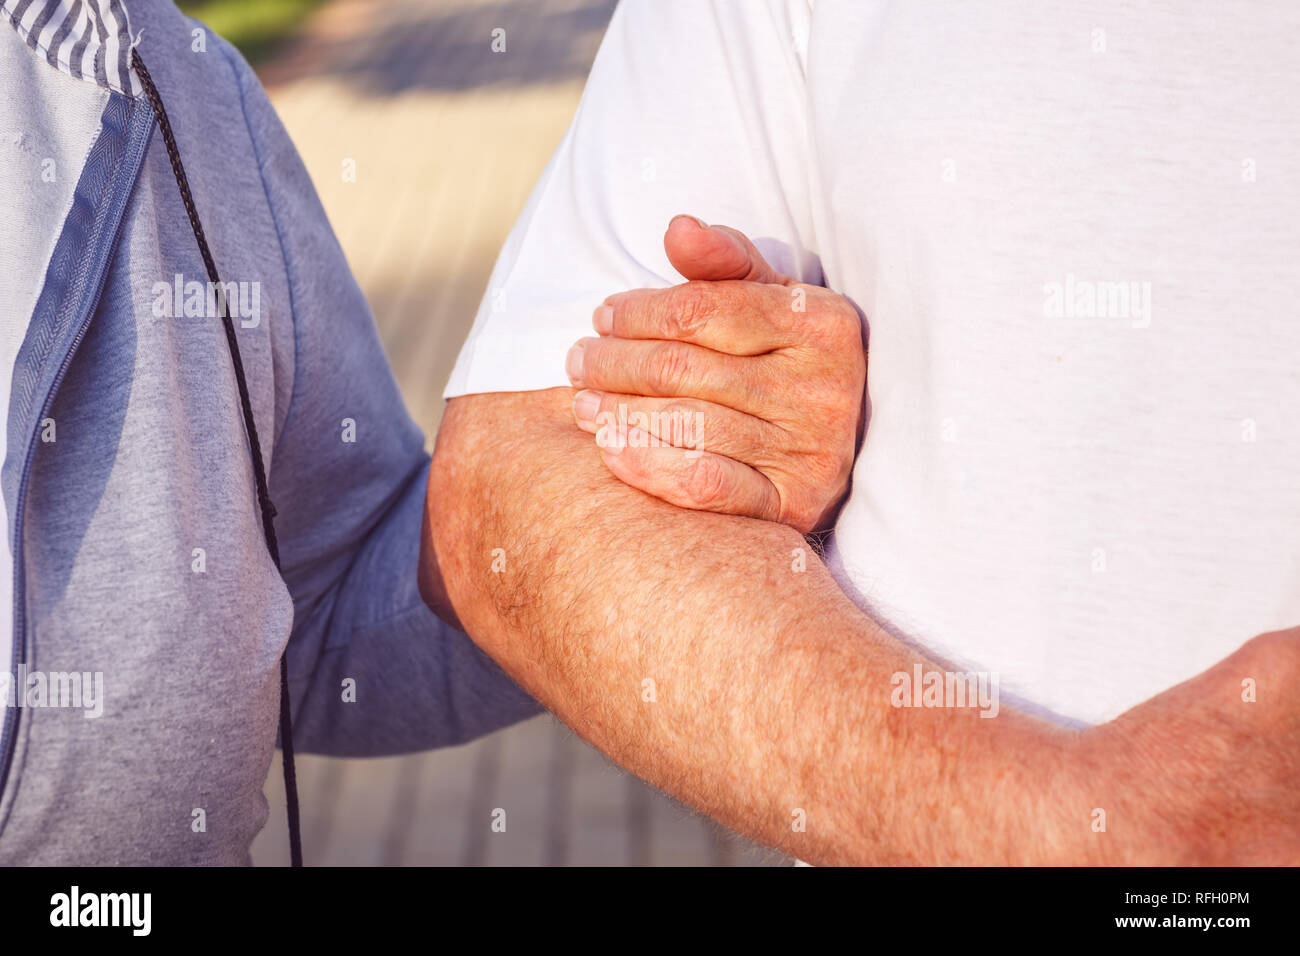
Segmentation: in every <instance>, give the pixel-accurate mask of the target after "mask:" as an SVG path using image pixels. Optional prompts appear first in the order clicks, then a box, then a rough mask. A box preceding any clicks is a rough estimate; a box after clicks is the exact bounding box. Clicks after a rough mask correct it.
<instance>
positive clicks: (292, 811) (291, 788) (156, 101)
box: [131, 49, 302, 866]
mask: <svg viewBox="0 0 1300 956" xmlns="http://www.w3.org/2000/svg"><path fill="white" fill-rule="evenodd" d="M131 66H132V67H133V68H134V69H135V72H136V74H137V75H138V76H139V77H140V85H141V86H143V87H144V95H145V96H146V97H148V98H149V105H150V106H152V107H153V113H154V116H156V117H157V118H158V128H159V129H160V130H162V136H163V143H164V145H166V147H167V157H168V159H170V160H171V164H172V172H173V173H174V174H175V176H176V185H177V186H178V187H180V191H181V201H182V202H184V203H185V212H186V213H187V214H188V215H189V217H190V228H192V229H193V230H194V238H195V239H197V240H198V243H199V253H200V254H201V255H202V256H203V265H204V266H205V267H206V268H207V270H208V280H209V281H211V282H212V283H213V284H214V288H217V289H221V288H224V287H223V286H222V285H221V280H220V279H219V278H217V264H216V263H215V262H213V260H212V251H211V250H210V249H208V240H207V239H206V238H205V237H204V235H203V224H202V223H200V222H199V212H198V209H196V208H195V206H194V196H193V195H192V194H191V193H190V183H189V180H188V179H186V177H185V167H184V166H182V165H181V154H180V151H179V150H177V148H176V137H175V136H173V135H172V124H171V123H169V122H168V121H167V111H166V110H165V109H163V102H162V97H160V96H159V95H158V88H157V87H156V86H154V85H153V78H152V77H150V76H149V71H148V70H147V69H145V65H144V60H142V59H141V58H140V53H139V51H137V50H134V49H132V50H131ZM217 298H218V300H219V302H220V303H221V321H222V324H223V325H224V326H225V328H226V343H227V344H228V345H229V346H230V360H231V362H232V363H233V364H234V366H235V382H236V383H237V384H238V386H239V404H240V405H241V406H242V407H243V410H244V428H245V430H247V432H248V445H249V451H250V454H251V455H252V459H253V481H254V484H255V485H256V487H257V504H258V507H259V508H261V511H262V531H263V533H264V534H265V535H266V550H267V551H269V552H270V553H271V560H272V561H273V562H275V567H276V570H277V571H278V570H279V569H280V545H279V543H278V542H277V541H276V538H275V522H274V520H273V519H274V518H275V506H274V505H273V504H271V493H270V491H269V490H268V489H267V484H266V470H265V469H264V468H263V467H262V449H261V446H260V445H259V444H258V441H257V423H256V422H255V421H254V420H253V405H252V402H251V401H249V398H248V381H247V380H246V379H245V377H244V361H243V358H242V357H241V356H240V354H239V342H238V341H236V339H235V323H234V322H233V321H231V318H230V309H229V306H228V304H227V302H226V297H225V296H224V295H218V296H217ZM280 749H281V750H282V751H283V753H284V794H285V802H286V804H287V806H288V811H289V859H290V863H291V865H293V866H302V831H301V828H300V826H299V822H298V781H297V776H296V774H295V773H294V767H293V722H292V718H291V715H290V710H289V662H288V652H287V651H286V652H285V654H282V655H281V656H280Z"/></svg>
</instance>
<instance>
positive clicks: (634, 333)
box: [566, 216, 866, 533]
mask: <svg viewBox="0 0 1300 956" xmlns="http://www.w3.org/2000/svg"><path fill="white" fill-rule="evenodd" d="M664 248H665V250H666V251H667V253H668V258H669V261H670V262H672V264H673V267H674V268H676V269H677V271H678V272H680V273H681V274H682V275H683V276H684V277H686V278H687V279H688V280H690V281H687V282H685V283H683V284H682V285H677V286H673V287H671V288H667V289H635V290H632V291H630V292H621V293H618V294H616V295H612V296H610V297H609V298H607V299H606V300H605V302H604V303H603V304H602V305H601V306H600V307H599V308H597V309H596V311H595V314H594V316H593V325H594V326H595V329H596V332H597V333H599V337H596V338H585V339H582V340H580V341H579V342H578V343H577V344H576V345H575V346H574V347H573V348H572V349H571V350H570V352H569V355H568V359H567V362H566V369H567V371H568V375H569V379H570V381H571V382H572V383H573V385H574V386H575V387H576V388H578V389H580V390H579V391H578V392H577V394H576V395H575V396H574V401H573V414H574V418H575V419H576V420H577V423H578V427H580V428H582V429H583V430H584V431H587V432H591V433H592V434H594V435H595V436H596V444H597V446H598V447H599V449H600V455H601V458H602V459H603V461H604V463H605V466H606V467H607V468H608V469H609V470H610V471H611V472H612V473H613V474H614V475H615V476H617V477H618V478H619V479H621V480H622V481H624V482H626V483H627V484H629V485H632V486H633V487H635V488H639V489H641V490H642V491H644V492H646V493H647V494H651V495H654V496H656V497H658V498H662V499H663V500H665V501H668V502H671V503H672V504H675V505H678V506H679V507H683V508H694V509H699V510H706V511H718V512H725V513H728V514H739V515H748V516H751V517H755V518H763V519H766V520H769V521H779V522H782V523H784V524H788V525H790V526H791V527H794V528H796V529H798V530H799V531H801V532H804V533H807V532H809V531H814V530H818V529H822V528H825V527H829V525H830V524H831V523H832V522H833V519H834V517H835V514H836V512H837V510H838V507H839V504H840V501H841V499H842V497H843V496H844V493H845V492H846V491H847V489H848V483H849V475H850V473H851V470H852V467H853V457H854V453H855V450H856V446H857V439H858V437H859V435H860V429H861V425H862V416H863V405H864V401H863V389H864V384H865V380H866V354H865V350H864V347H863V340H862V323H861V320H860V318H859V316H858V312H857V310H856V309H855V308H854V307H853V305H852V304H851V303H849V301H848V300H847V299H845V298H844V297H842V296H840V295H837V294H835V293H834V292H831V291H829V290H827V289H824V288H821V287H820V286H812V285H806V284H804V283H801V282H797V281H795V280H794V279H792V278H790V277H789V276H786V275H782V274H780V273H778V272H776V271H775V270H774V269H772V267H771V266H769V265H768V264H767V263H766V262H765V261H764V260H763V257H762V255H761V254H760V253H759V252H758V250H757V249H756V248H755V247H754V244H753V243H752V242H750V241H749V239H747V238H746V237H745V236H744V235H742V234H741V233H740V232H738V231H736V230H734V229H730V228H728V227H726V226H706V225H704V224H703V223H701V222H700V221H699V220H697V219H694V218H692V217H690V216H677V217H676V218H674V219H673V220H672V222H671V223H669V226H668V231H667V233H666V234H665V236H664Z"/></svg>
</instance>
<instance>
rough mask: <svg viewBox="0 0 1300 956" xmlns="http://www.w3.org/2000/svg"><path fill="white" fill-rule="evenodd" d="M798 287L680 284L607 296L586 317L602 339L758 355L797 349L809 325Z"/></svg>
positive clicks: (802, 293) (804, 297)
mask: <svg viewBox="0 0 1300 956" xmlns="http://www.w3.org/2000/svg"><path fill="white" fill-rule="evenodd" d="M806 307H807V292H806V291H805V287H804V286H794V287H791V288H787V287H785V286H779V285H763V284H760V283H754V282H732V281H718V282H686V283H683V284H681V285H675V286H671V287H669V288H667V289H633V290H632V291H630V292H619V293H616V294H615V295H611V296H609V297H608V298H607V299H605V301H604V303H603V304H602V305H601V306H600V307H599V308H598V309H596V311H595V313H594V314H593V315H592V323H591V324H592V326H593V327H594V328H595V329H596V331H597V332H600V333H601V334H603V335H615V336H618V337H619V338H624V339H666V340H672V341H676V342H690V343H691V344H693V345H701V346H703V347H704V348H707V349H713V350H714V351H716V352H727V353H728V354H730V355H762V354H763V353H765V352H770V351H772V350H773V349H779V348H788V347H791V346H794V345H797V344H799V343H800V342H802V341H803V339H804V338H805V337H806V335H807V331H808V329H807V327H808V326H809V325H810V324H811V322H812V321H814V319H815V317H810V316H809V315H808V314H807V312H806Z"/></svg>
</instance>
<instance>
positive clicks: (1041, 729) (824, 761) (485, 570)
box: [422, 389, 1086, 863]
mask: <svg viewBox="0 0 1300 956" xmlns="http://www.w3.org/2000/svg"><path fill="white" fill-rule="evenodd" d="M571 396H572V392H571V391H570V390H569V389H554V390H550V391H546V392H530V393H508V394H493V395H477V396H467V397H464V398H459V399H454V400H453V401H452V403H451V405H450V407H449V409H448V412H447V415H446V418H445V419H444V423H443V426H442V431H441V433H440V435H439V439H438V448H437V451H436V453H435V456H434V465H433V469H432V473H431V476H430V482H429V501H428V514H427V521H426V542H425V548H424V552H425V553H424V555H423V556H422V564H423V568H422V577H423V588H424V592H425V595H426V598H427V599H429V600H430V601H431V603H433V604H435V606H436V608H437V609H438V610H439V611H440V612H441V613H444V614H446V615H448V616H450V615H451V614H454V615H455V616H456V617H458V618H459V620H460V622H461V623H462V625H463V626H464V628H465V629H466V630H467V631H468V633H469V634H470V635H471V636H472V637H473V638H474V640H475V641H476V642H478V644H479V645H480V646H481V647H482V648H483V649H484V650H486V651H487V652H488V653H489V654H491V655H492V656H493V657H495V658H496V659H497V660H498V661H499V662H500V663H501V664H502V666H503V667H504V668H505V669H506V670H507V671H508V672H509V673H510V674H511V675H512V676H513V677H514V678H515V679H516V680H518V681H519V682H520V683H521V684H522V685H523V686H524V687H525V688H527V689H528V690H529V691H530V692H532V693H533V694H535V695H536V696H537V697H538V698H539V699H540V700H541V701H542V702H543V703H544V704H546V706H547V707H549V708H550V709H551V710H552V711H554V712H555V713H556V714H557V715H558V716H559V717H560V718H561V719H563V720H564V721H565V722H566V723H568V724H569V725H570V726H572V727H573V728H574V729H575V730H576V731H577V732H578V733H580V734H581V735H582V736H583V737H585V738H586V739H588V740H589V741H591V742H592V743H593V744H595V745H596V746H598V747H600V748H601V749H602V750H604V751H605V752H606V753H608V754H609V755H610V756H611V757H613V758H614V759H615V760H617V761H618V762H619V763H621V764H623V765H624V766H625V767H627V768H628V769H630V770H632V771H634V772H635V773H637V774H639V775H641V776H642V777H644V778H646V779H647V780H649V781H650V782H652V783H654V784H656V785H657V786H659V787H661V788H662V789H664V790H666V791H668V792H669V793H671V794H673V795H674V796H677V797H679V798H681V799H682V800H684V801H686V802H688V803H690V804H692V805H694V806H696V807H698V808H699V809H701V810H703V811H704V812H706V813H708V814H710V815H712V816H714V817H716V818H718V819H719V820H721V821H723V822H724V823H726V824H728V825H729V826H732V827H733V828H735V829H737V830H739V831H741V832H744V833H746V834H747V835H749V836H751V837H754V838H755V839H758V840H760V841H762V842H764V843H767V844H770V845H774V846H777V847H780V848H781V849H783V850H785V851H787V852H789V853H791V854H794V855H798V856H800V857H801V858H803V859H806V860H809V861H810V862H815V863H833V862H902V861H911V862H985V863H993V862H1000V861H1027V860H1031V859H1033V860H1041V861H1047V860H1054V859H1058V858H1059V856H1058V855H1059V854H1066V855H1072V848H1067V847H1066V846H1064V845H1063V843H1061V841H1060V840H1059V838H1058V834H1059V833H1060V832H1061V831H1062V830H1063V829H1064V828H1063V827H1061V826H1059V820H1058V819H1057V817H1058V815H1059V814H1060V813H1061V812H1062V811H1061V807H1062V806H1063V805H1066V804H1070V803H1072V802H1073V795H1074V792H1075V790H1074V783H1073V781H1072V779H1071V778H1070V777H1069V775H1068V774H1067V773H1066V771H1065V770H1064V767H1065V766H1066V761H1063V760H1060V759H1057V758H1058V757H1059V756H1060V755H1061V754H1062V753H1063V752H1065V751H1067V750H1069V749H1070V747H1071V746H1072V737H1071V735H1069V734H1068V733H1065V732H1061V731H1057V730H1054V729H1051V728H1048V727H1047V726H1046V725H1043V724H1041V723H1040V722H1038V721H1035V720H1032V719H1030V718H1027V717H1024V716H1023V715H1020V714H1017V713H1014V712H1012V711H1010V710H1007V709H1005V708H1004V709H1003V710H1002V712H1001V714H1000V715H999V716H998V718H997V719H993V720H988V719H981V718H980V717H979V716H978V714H977V712H976V711H975V710H974V709H967V708H957V709H922V708H910V709H896V708H894V707H892V706H891V705H890V690H891V684H890V677H891V675H892V674H894V673H896V672H898V671H908V670H910V669H911V667H912V665H913V663H915V662H916V661H918V660H920V658H919V657H918V656H917V655H916V653H915V652H913V651H911V650H909V649H908V648H907V647H905V646H904V645H903V644H901V643H900V642H898V641H896V640H895V639H893V638H892V637H890V636H889V635H888V634H887V633H886V632H885V631H883V630H882V629H881V628H879V627H878V626H876V625H875V624H874V623H873V622H872V621H871V620H870V619H869V618H868V617H866V616H865V615H863V614H862V613H861V612H860V611H859V610H858V609H857V608H856V607H855V606H854V605H853V604H852V603H851V602H850V601H849V600H848V599H847V598H846V597H845V596H844V594H843V593H842V592H841V591H840V589H839V587H838V586H837V585H836V584H835V582H834V581H833V579H832V578H831V577H830V575H829V573H828V572H827V571H826V569H825V568H824V566H823V565H822V564H821V563H820V562H819V561H818V560H817V558H816V556H815V555H814V554H813V553H812V552H811V551H810V550H809V549H808V547H807V545H806V543H805V542H804V540H803V539H802V538H801V537H800V536H799V535H798V534H797V533H796V532H794V531H793V530H791V529H789V528H786V527H784V526H782V525H778V524H774V523H769V522H762V521H756V520H752V519H747V518H739V517H731V516H723V515H716V514H710V513H706V512H698V511H685V510H681V509H677V508H674V507H672V506H670V505H667V504H664V503H662V502H660V501H658V500H656V499H653V498H651V497H649V496H647V495H645V494H642V493H641V492H639V491H636V490H634V489H631V488H629V487H627V486H625V485H623V484H622V483H621V482H619V481H617V480H616V479H614V478H613V477H612V476H610V475H609V473H608V472H607V471H606V470H605V469H604V467H603V466H602V465H601V463H600V461H599V458H598V456H597V453H596V450H595V448H594V447H593V443H592V442H591V440H590V438H589V436H586V435H584V434H582V433H581V432H579V431H577V430H576V429H575V428H574V427H573V426H572V424H571V417H570V413H569V403H570V401H571ZM800 549H802V552H803V555H802V564H803V570H798V569H797V568H798V566H799V561H798V560H797V556H796V554H795V552H796V551H797V550H800ZM797 811H802V818H803V819H804V820H805V821H806V828H805V829H803V830H800V829H799V828H798V827H797V826H796V824H797V821H798V820H799V819H800V814H799V813H797ZM1085 812H1086V811H1085ZM1012 834H1014V835H1015V839H1014V840H1013V839H1010V837H1011V835H1012Z"/></svg>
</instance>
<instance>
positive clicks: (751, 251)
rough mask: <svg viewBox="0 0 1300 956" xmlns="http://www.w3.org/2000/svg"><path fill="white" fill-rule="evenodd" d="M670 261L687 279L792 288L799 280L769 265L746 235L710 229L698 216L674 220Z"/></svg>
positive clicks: (667, 243) (667, 245)
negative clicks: (738, 280) (793, 283)
mask: <svg viewBox="0 0 1300 956" xmlns="http://www.w3.org/2000/svg"><path fill="white" fill-rule="evenodd" d="M664 251H665V252H666V253H668V261H669V262H671V263H672V264H673V268H674V269H676V270H677V271H678V272H680V273H681V274H682V277H683V278H685V279H697V280H709V281H717V280H720V279H743V280H746V281H749V282H774V283H778V284H780V285H789V284H791V283H792V282H794V281H795V280H793V279H791V278H790V277H789V276H787V275H783V274H781V273H780V272H777V271H776V270H775V269H773V268H772V267H771V266H769V265H768V264H767V260H766V259H764V258H763V255H762V253H760V252H759V251H758V249H757V248H755V246H754V244H753V243H752V242H750V241H749V239H748V238H747V237H746V236H745V234H744V233H743V232H741V231H740V230H739V229H732V228H731V227H730V226H709V225H706V224H705V223H703V222H701V221H700V220H699V219H696V218H695V217H694V216H687V215H681V216H674V217H673V219H672V221H671V222H670V223H668V231H667V232H665V233H664Z"/></svg>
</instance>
